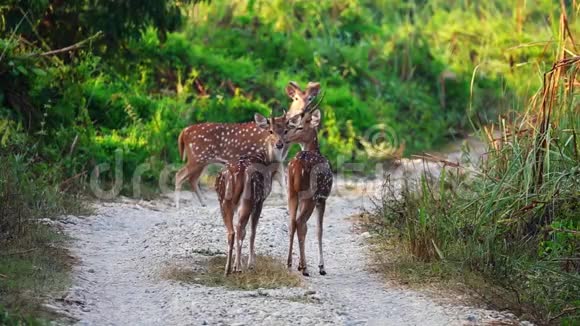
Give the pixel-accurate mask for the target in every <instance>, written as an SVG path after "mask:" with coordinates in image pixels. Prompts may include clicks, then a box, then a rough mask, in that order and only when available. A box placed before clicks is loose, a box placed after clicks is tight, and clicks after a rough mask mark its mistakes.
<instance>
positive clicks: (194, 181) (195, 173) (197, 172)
mask: <svg viewBox="0 0 580 326" xmlns="http://www.w3.org/2000/svg"><path fill="white" fill-rule="evenodd" d="M204 169H205V165H201V166H197V167H195V168H194V169H193V170H192V171H191V173H190V174H189V184H190V185H191V189H192V190H193V192H194V193H195V195H196V196H197V200H199V203H200V204H201V206H202V207H205V206H206V205H205V198H204V197H203V195H202V193H201V190H200V189H199V177H200V176H201V174H202V173H203V170H204Z"/></svg>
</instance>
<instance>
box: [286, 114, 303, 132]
mask: <svg viewBox="0 0 580 326" xmlns="http://www.w3.org/2000/svg"><path fill="white" fill-rule="evenodd" d="M300 122H302V116H301V115H300V114H297V115H295V116H293V117H292V118H290V119H288V127H289V128H291V129H294V128H298V127H299V126H300Z"/></svg>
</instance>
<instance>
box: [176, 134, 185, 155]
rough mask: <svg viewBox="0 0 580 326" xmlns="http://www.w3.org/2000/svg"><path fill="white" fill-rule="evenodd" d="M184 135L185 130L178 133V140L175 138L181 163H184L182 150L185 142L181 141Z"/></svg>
mask: <svg viewBox="0 0 580 326" xmlns="http://www.w3.org/2000/svg"><path fill="white" fill-rule="evenodd" d="M184 133H185V129H183V130H182V131H181V132H180V133H179V138H177V146H178V148H179V158H180V159H181V160H182V161H185V156H184V155H183V149H184V147H185V142H184V141H183V137H184Z"/></svg>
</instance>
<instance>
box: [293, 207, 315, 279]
mask: <svg viewBox="0 0 580 326" xmlns="http://www.w3.org/2000/svg"><path fill="white" fill-rule="evenodd" d="M314 206H315V204H314V200H312V199H303V200H301V201H300V214H299V215H298V218H297V219H296V225H297V227H298V246H299V247H300V262H299V263H298V270H299V271H302V275H304V276H309V275H310V274H308V270H307V269H306V250H305V248H304V247H305V242H306V232H307V230H308V227H307V222H308V219H309V218H310V215H312V211H314Z"/></svg>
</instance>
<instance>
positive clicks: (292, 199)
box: [288, 191, 298, 268]
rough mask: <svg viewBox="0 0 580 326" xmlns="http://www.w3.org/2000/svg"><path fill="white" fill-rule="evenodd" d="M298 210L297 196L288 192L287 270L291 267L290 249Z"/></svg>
mask: <svg viewBox="0 0 580 326" xmlns="http://www.w3.org/2000/svg"><path fill="white" fill-rule="evenodd" d="M297 210H298V196H297V195H296V194H295V193H290V191H289V192H288V211H289V213H290V220H289V221H288V238H289V241H290V242H289V244H288V268H290V267H292V249H293V248H292V247H293V246H294V234H295V233H296V211H297Z"/></svg>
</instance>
